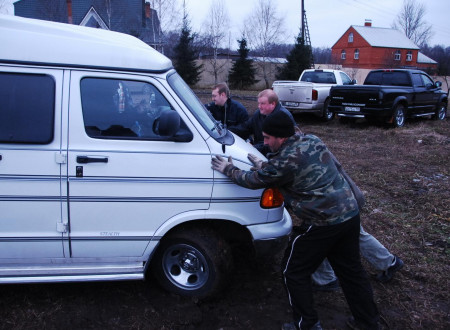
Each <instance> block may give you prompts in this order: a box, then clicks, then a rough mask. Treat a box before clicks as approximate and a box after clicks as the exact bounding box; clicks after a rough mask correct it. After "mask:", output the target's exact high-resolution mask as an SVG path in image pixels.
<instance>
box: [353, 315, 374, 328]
mask: <svg viewBox="0 0 450 330" xmlns="http://www.w3.org/2000/svg"><path fill="white" fill-rule="evenodd" d="M347 326H348V327H349V328H350V329H353V330H369V329H370V330H372V329H373V330H375V329H380V326H379V325H378V324H377V325H375V326H373V327H366V326H364V325H362V324H360V323H358V322H356V320H355V318H354V317H353V316H351V317H349V319H348V320H347Z"/></svg>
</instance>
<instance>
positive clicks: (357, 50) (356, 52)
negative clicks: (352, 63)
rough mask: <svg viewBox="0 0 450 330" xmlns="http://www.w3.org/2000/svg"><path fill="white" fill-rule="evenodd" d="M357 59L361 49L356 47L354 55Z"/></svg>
mask: <svg viewBox="0 0 450 330" xmlns="http://www.w3.org/2000/svg"><path fill="white" fill-rule="evenodd" d="M353 58H354V59H355V60H358V59H359V49H355V55H354V56H353Z"/></svg>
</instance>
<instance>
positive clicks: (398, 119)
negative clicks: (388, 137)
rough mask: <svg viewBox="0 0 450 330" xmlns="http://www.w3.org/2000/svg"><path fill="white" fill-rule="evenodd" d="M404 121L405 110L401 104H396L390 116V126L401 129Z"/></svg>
mask: <svg viewBox="0 0 450 330" xmlns="http://www.w3.org/2000/svg"><path fill="white" fill-rule="evenodd" d="M405 120H406V110H405V106H404V105H403V104H397V106H396V107H395V110H394V114H393V116H392V126H393V127H396V128H397V127H403V126H405Z"/></svg>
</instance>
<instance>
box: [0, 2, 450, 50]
mask: <svg viewBox="0 0 450 330" xmlns="http://www.w3.org/2000/svg"><path fill="white" fill-rule="evenodd" d="M2 1H10V2H11V3H12V2H14V0H0V2H2ZM178 1H179V2H180V6H181V4H182V0H178ZM185 1H186V5H187V8H188V14H189V17H190V19H191V25H192V29H193V30H194V31H199V30H200V28H201V25H202V23H203V22H204V20H205V18H206V15H207V14H208V11H209V8H210V6H211V3H212V2H213V1H214V0H185ZM273 1H274V3H275V5H276V7H277V14H278V15H279V16H280V17H283V18H284V20H285V28H286V37H287V42H288V43H294V41H295V37H296V36H297V34H298V32H299V28H300V25H301V0H273ZM417 1H418V2H419V3H422V4H424V6H425V8H426V16H425V18H426V21H427V23H429V24H431V25H432V27H433V32H434V35H433V37H432V38H431V39H430V42H429V45H430V46H435V45H443V46H445V47H448V46H450V24H449V21H450V1H449V0H426V1H425V0H417ZM304 2H305V10H306V16H307V21H308V27H309V33H310V36H311V44H312V46H313V47H331V46H333V44H334V43H335V42H336V41H337V40H338V39H339V38H340V37H341V36H342V35H343V34H344V33H345V31H346V30H347V29H348V28H349V27H350V26H351V25H364V21H365V19H371V20H372V26H374V27H384V28H390V27H391V25H392V22H393V21H394V20H395V18H396V16H397V15H398V13H399V12H400V11H401V8H402V5H403V0H304ZM225 3H226V7H227V10H228V13H229V17H230V19H231V29H230V34H229V37H230V38H229V39H230V40H231V48H232V49H233V48H237V42H236V39H238V38H240V35H241V31H242V27H243V24H245V19H246V17H248V16H249V15H250V14H251V12H252V10H253V9H254V8H255V6H256V3H257V0H226V1H225ZM12 10H13V9H12V7H11V9H10V14H12Z"/></svg>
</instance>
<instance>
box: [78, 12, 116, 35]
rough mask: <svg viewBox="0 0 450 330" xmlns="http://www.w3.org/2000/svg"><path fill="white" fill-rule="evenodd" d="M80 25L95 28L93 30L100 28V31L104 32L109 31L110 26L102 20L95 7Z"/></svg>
mask: <svg viewBox="0 0 450 330" xmlns="http://www.w3.org/2000/svg"><path fill="white" fill-rule="evenodd" d="M80 25H81V26H88V27H93V28H100V29H103V30H109V28H108V26H107V25H106V23H105V22H104V21H103V20H102V18H101V17H100V15H99V14H98V13H97V11H96V10H95V8H94V7H91V8H90V9H89V11H88V13H87V14H86V16H84V18H83V20H82V21H81V22H80Z"/></svg>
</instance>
